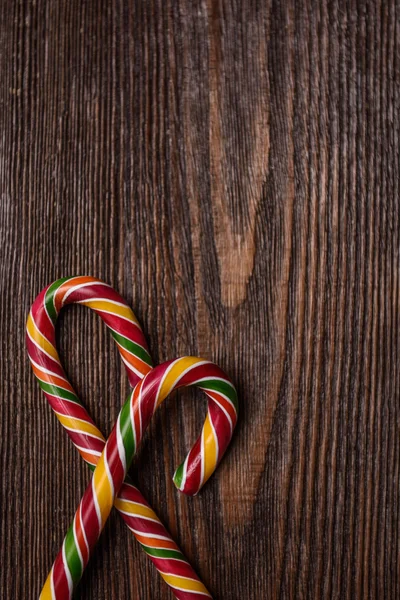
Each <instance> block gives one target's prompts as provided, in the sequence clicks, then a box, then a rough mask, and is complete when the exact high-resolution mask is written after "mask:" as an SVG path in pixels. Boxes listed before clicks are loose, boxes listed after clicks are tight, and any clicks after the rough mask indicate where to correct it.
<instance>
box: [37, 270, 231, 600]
mask: <svg viewBox="0 0 400 600" xmlns="http://www.w3.org/2000/svg"><path fill="white" fill-rule="evenodd" d="M73 302H77V303H80V304H85V305H87V306H90V307H91V308H93V309H94V310H95V311H96V312H97V313H98V314H99V315H100V316H101V317H102V318H103V320H104V321H105V322H106V324H107V325H108V327H109V328H110V330H111V333H112V335H113V337H114V338H115V340H116V342H117V345H118V348H119V351H120V353H121V356H122V359H123V361H124V364H125V366H126V369H127V372H128V377H129V380H130V383H131V385H134V384H135V382H136V381H138V380H139V379H140V378H141V377H143V376H144V375H145V374H146V373H148V375H149V380H150V381H153V385H155V380H156V374H157V373H158V374H159V373H160V372H161V370H162V367H164V365H163V366H162V367H157V368H156V369H154V370H151V359H150V356H149V353H148V350H147V345H146V340H145V338H144V336H143V332H142V331H141V329H140V326H139V325H138V323H137V320H136V318H135V317H134V315H133V313H132V311H131V310H130V308H129V307H128V306H127V304H126V303H125V301H124V300H123V299H122V298H121V296H119V295H118V294H117V293H116V292H115V291H114V290H113V289H112V288H110V287H109V286H107V285H106V284H104V283H103V282H101V281H99V280H96V279H94V278H90V277H74V278H68V279H62V280H59V281H57V282H55V283H54V284H52V285H51V286H49V287H48V288H46V289H45V290H43V292H42V293H41V294H40V295H39V296H38V298H37V299H36V301H35V303H34V304H33V306H32V309H31V313H30V316H29V318H28V324H27V345H28V352H29V356H30V359H31V362H32V367H33V370H34V372H35V374H36V376H37V377H38V379H39V382H40V385H41V387H42V389H43V390H44V392H45V394H46V396H47V399H48V400H49V402H50V404H51V406H52V408H53V409H54V410H55V412H56V415H57V417H58V418H59V420H60V421H61V423H62V424H63V425H64V426H65V427H66V429H67V432H68V434H69V436H70V437H71V439H72V441H73V442H74V444H75V445H76V446H77V448H78V450H79V452H80V453H81V455H82V457H83V458H84V460H85V461H86V462H87V463H88V464H89V466H90V467H91V468H92V469H93V468H94V467H95V465H96V464H97V463H98V462H99V456H100V454H101V452H102V450H103V448H104V443H105V442H104V438H103V436H102V434H101V433H100V431H99V430H98V429H97V427H96V426H95V424H94V422H93V421H92V419H91V418H90V416H89V415H88V413H87V412H86V410H85V409H84V407H83V406H82V405H81V404H80V402H79V399H78V397H77V396H76V394H75V392H74V390H73V388H72V386H71V385H70V384H69V382H68V380H67V379H66V376H65V373H64V371H63V369H62V366H61V363H60V361H59V358H58V354H57V351H56V344H55V322H56V319H57V316H58V313H59V311H60V309H61V308H62V306H63V305H64V304H68V303H73ZM185 360H188V359H178V362H177V361H174V362H177V364H180V365H182V364H183V363H182V361H185ZM190 360H195V361H199V359H190ZM171 364H172V363H171ZM196 364H197V363H196ZM201 365H203V369H205V372H206V371H207V369H211V370H212V369H213V368H215V369H217V370H218V368H217V367H215V366H213V365H211V364H210V363H207V362H205V361H201ZM201 365H200V366H201ZM170 368H171V369H172V370H173V372H175V370H176V368H177V367H170ZM197 368H199V365H198V364H197ZM191 370H192V369H189V371H191ZM189 371H188V373H189ZM197 372H198V371H197ZM218 373H219V375H218V377H217V378H216V379H215V378H214V379H213V378H211V379H210V378H209V379H208V380H206V383H205V384H204V382H203V384H202V385H201V386H200V383H201V382H197V383H194V382H192V383H191V384H192V385H199V386H200V387H204V389H205V390H206V392H207V394H208V395H209V398H210V399H212V402H213V404H212V405H211V407H209V413H208V416H207V419H206V423H205V426H204V430H203V434H202V437H201V439H199V440H198V442H197V443H196V444H195V446H194V448H193V449H192V451H191V452H190V453H189V455H188V458H187V459H186V461H185V463H184V464H183V465H181V467H180V468H179V469H178V470H177V472H176V474H175V476H174V481H175V483H176V484H177V485H178V487H179V489H180V490H181V491H183V492H185V493H188V494H194V493H197V491H198V490H199V489H200V488H201V486H202V485H203V484H204V483H205V481H206V480H207V479H208V477H209V476H210V475H211V473H212V472H213V470H214V469H215V467H216V466H217V464H218V462H219V460H220V458H221V457H222V454H223V452H224V450H225V448H226V446H227V444H228V443H229V441H230V438H231V436H232V431H233V428H234V426H235V424H236V418H237V401H236V392H235V390H234V388H233V386H232V384H231V383H230V381H229V380H228V378H227V377H226V375H225V374H224V373H223V372H222V371H220V370H218ZM150 375H151V377H150ZM166 377H167V379H168V380H169V375H168V374H167V376H166ZM205 377H208V375H205ZM146 380H147V379H146ZM187 381H189V380H188V379H187V377H186V375H185V374H183V375H182V379H181V382H180V383H179V382H178V383H177V385H176V386H175V387H180V386H181V385H185V384H187V383H185V382H187ZM142 383H143V382H142ZM178 384H179V385H178ZM207 386H209V387H208V389H206V388H207ZM210 386H211V387H210ZM140 389H141V388H140ZM159 397H160V398H161V397H162V392H161V391H160V396H159ZM131 398H133V393H132V395H131ZM160 401H161V400H160ZM214 404H215V406H214ZM126 406H127V404H125V405H124V408H125V411H126V410H127V408H126ZM124 408H123V410H122V411H121V414H120V417H119V418H118V421H117V424H116V429H114V431H118V424H119V423H121V419H123V417H124V414H125V413H124ZM139 412H140V411H139ZM147 416H148V415H147ZM125 418H127V417H126V415H125ZM148 418H149V416H148ZM144 429H145V428H144V427H143V423H142V429H141V435H142V434H143V431H144ZM135 431H136V430H135ZM111 438H112V436H110V440H109V441H110V443H111ZM121 439H123V437H121V436H116V438H115V440H116V442H117V448H115V447H114V452H116V449H118V452H121V451H122V450H121ZM118 444H119V446H118ZM137 445H138V440H137V439H136V444H135V448H137ZM109 451H110V450H108V452H109ZM102 456H104V455H102ZM107 456H108V455H107ZM125 459H126V457H125ZM100 461H102V463H101V464H102V465H103V467H102V468H103V475H104V468H106V465H107V464H108V461H104V458H103V459H101V458H100ZM120 461H121V458H120ZM128 462H129V461H126V460H125V462H123V463H121V464H122V465H123V467H124V468H123V469H122V471H121V470H119V471H118V473H117V474H115V473H114V472H113V471H109V472H108V473H109V475H110V476H111V478H112V490H113V496H112V497H113V501H114V499H115V506H116V508H117V509H118V510H119V511H120V513H121V515H122V517H123V518H124V520H125V521H126V523H127V525H128V527H129V528H130V529H131V530H132V531H133V533H134V534H135V536H136V538H137V539H138V540H139V542H140V543H141V545H142V547H143V548H144V549H145V551H146V553H147V554H148V555H149V557H150V558H151V560H152V561H153V563H154V564H155V566H156V568H157V569H158V570H159V572H160V573H161V575H162V576H163V578H164V579H165V580H166V582H167V583H168V585H170V586H171V588H172V590H173V592H174V594H175V597H176V598H178V599H180V600H185V599H186V600H188V599H189V598H192V599H193V598H195V597H196V598H202V597H203V598H206V597H207V598H210V595H209V593H208V592H207V590H206V588H205V587H204V585H203V584H202V583H201V582H200V580H199V579H198V577H197V575H196V574H195V572H194V571H193V569H192V568H191V567H190V565H189V564H188V562H187V561H186V559H185V558H184V556H183V555H182V553H181V552H180V550H179V548H178V547H177V546H176V544H175V542H174V541H173V540H172V539H171V537H170V536H169V534H168V532H167V531H166V530H165V528H164V527H163V525H162V524H161V522H160V521H159V519H158V518H157V516H156V515H155V513H154V512H153V511H152V509H151V508H150V507H149V505H148V504H147V502H146V501H145V500H144V498H143V496H142V495H141V493H140V491H139V490H138V489H137V488H136V487H135V486H133V485H132V484H131V483H130V482H128V481H127V480H125V483H123V484H122V481H123V479H124V476H125V474H126V469H127V468H128V467H129V465H128ZM99 468H100V467H99ZM105 472H107V470H106V471H105ZM122 472H123V474H122ZM96 473H97V475H96ZM121 474H122V475H121ZM121 476H122V480H121ZM98 477H99V475H98V471H97V470H96V471H95V474H94V479H93V481H96V478H98ZM114 477H116V479H115V481H114ZM101 481H102V482H103V479H101ZM93 485H94V484H92V486H93ZM90 489H91V490H92V493H93V494H94V489H96V490H97V488H93V487H91V488H90ZM98 489H100V490H101V489H102V486H101V485H100V486H98ZM119 489H120V492H119V496H118V498H115V495H116V493H117V490H119ZM89 493H90V492H88V491H87V492H86V493H85V496H84V498H83V501H82V502H83V503H82V504H81V506H80V509H79V510H78V513H77V515H76V517H75V519H74V523H73V525H72V527H71V529H70V530H69V532H68V534H67V536H66V539H65V541H64V544H63V548H62V551H61V552H60V554H59V556H58V557H57V559H56V561H55V564H54V566H53V569H52V571H51V573H50V575H49V578H48V580H47V582H46V584H45V587H44V589H43V592H42V597H43V598H56V599H57V600H58V599H59V598H67V597H70V595H71V594H72V590H73V588H74V585H75V584H76V583H77V581H78V580H79V578H80V576H81V574H82V571H83V569H84V566H85V565H86V564H87V561H88V559H89V554H90V550H91V548H92V547H93V544H94V543H95V541H96V540H97V538H98V535H99V534H100V531H101V529H102V527H103V526H104V522H105V520H104V519H105V515H106V513H107V510H108V508H110V507H111V505H112V504H111V505H109V502H108V504H107V507H106V508H104V507H103V512H101V511H100V517H101V518H100V519H98V526H97V530H96V528H95V527H94V524H96V520H95V519H94V514H95V513H93V507H94V506H96V504H93V505H91V511H92V512H90V510H89V509H88V508H87V506H86V504H85V502H87V498H88V497H87V494H89ZM101 494H103V495H101V497H100V504H99V506H100V505H101V499H102V498H103V496H104V492H101ZM95 497H96V498H97V496H95V495H94V496H93V498H92V501H94V498H95ZM85 499H86V500H85ZM109 499H110V498H109V496H108V500H109ZM97 501H99V499H98V498H97ZM108 512H109V510H108ZM96 515H97V518H98V513H97V512H96ZM84 517H85V518H84ZM85 519H86V520H85ZM87 528H88V529H87Z"/></svg>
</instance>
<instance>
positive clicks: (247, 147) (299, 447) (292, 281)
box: [0, 0, 400, 600]
mask: <svg viewBox="0 0 400 600" xmlns="http://www.w3.org/2000/svg"><path fill="white" fill-rule="evenodd" d="M399 26H400V7H399V6H398V5H397V2H394V1H392V0H371V1H369V2H364V1H359V2H356V1H350V0H349V1H348V2H335V1H329V2H328V1H315V2H313V1H311V0H299V1H297V0H296V2H295V1H294V0H293V1H285V0H281V1H277V0H266V1H264V2H262V1H259V2H256V1H253V0H242V1H239V0H226V1H222V0H221V1H213V0H210V1H209V2H206V1H204V2H197V1H195V2H192V1H190V0H147V1H144V0H143V1H140V0H135V1H134V0H132V1H126V0H115V1H106V2H96V1H94V0H86V1H81V0H63V1H58V0H55V1H47V2H46V1H45V0H29V1H28V0H15V1H13V0H2V2H0V201H1V208H0V285H1V294H0V327H1V333H0V339H1V374H0V377H1V382H0V386H1V397H0V398H1V399H0V402H1V416H0V468H1V500H0V509H1V519H0V596H1V598H12V599H18V600H21V599H31V598H36V597H38V595H39V592H40V589H41V585H42V584H43V582H44V580H45V577H46V575H47V572H48V569H49V568H50V566H51V563H52V560H53V558H54V557H55V555H56V552H57V551H58V549H59V546H60V543H61V541H62V539H63V536H64V533H65V532H66V529H67V526H68V525H69V523H70V520H71V517H72V515H73V512H74V509H75V507H76V505H77V503H78V501H79V498H80V496H81V494H82V492H83V490H84V488H85V485H86V483H87V482H88V480H89V472H88V469H87V467H85V465H84V464H83V463H82V460H81V459H80V457H79V456H78V454H77V452H76V450H75V449H74V448H73V446H72V444H71V443H70V441H69V440H68V438H67V435H66V433H65V432H64V431H62V428H61V426H60V425H59V424H58V422H57V420H56V418H55V416H54V415H53V414H52V412H51V410H50V408H49V406H48V405H47V403H46V401H45V399H44V397H43V395H42V393H41V392H40V391H39V388H38V385H37V383H36V381H35V380H34V377H33V374H32V373H31V369H30V367H29V363H28V360H27V355H26V350H25V342H24V326H25V319H26V316H27V313H28V311H29V307H30V304H31V303H32V301H33V300H34V298H35V296H36V295H37V294H38V293H39V292H40V290H41V289H42V288H43V287H44V286H45V285H47V284H48V283H50V282H52V281H53V280H54V279H57V278H58V277H60V276H65V275H74V274H90V275H95V276H97V277H100V278H103V279H104V280H105V281H107V282H108V283H110V284H111V285H113V286H115V287H116V289H117V290H118V291H119V292H120V293H121V294H122V295H123V296H124V297H126V298H127V299H128V300H129V302H130V303H131V305H132V307H133V309H134V311H135V312H136V314H137V315H138V317H139V319H140V321H141V323H142V325H143V328H144V331H145V332H146V334H147V336H148V340H149V345H150V348H151V351H152V354H153V357H154V359H155V361H157V362H160V361H163V360H166V359H170V358H173V357H175V356H177V355H182V354H195V355H201V356H203V357H205V358H208V359H211V360H213V361H215V362H217V363H219V364H220V365H221V366H222V367H223V368H224V369H226V371H227V372H228V373H229V374H230V375H231V377H232V378H233V379H234V381H235V383H236V384H237V387H238V389H239V393H240V407H241V417H240V424H239V426H238V430H237V434H236V436H235V438H234V442H233V444H232V447H231V449H230V451H229V453H228V454H227V456H226V457H225V459H224V460H223V463H222V465H221V467H220V468H219V469H218V471H217V473H216V474H215V476H214V477H213V478H212V480H210V482H209V483H208V484H207V486H206V487H205V489H204V490H203V492H202V493H201V494H200V495H199V496H198V497H196V498H195V499H192V498H185V497H182V496H180V495H179V494H178V492H176V491H175V488H174V486H173V483H172V481H171V475H172V472H173V469H174V466H176V465H177V464H178V462H179V459H180V458H182V457H183V455H184V453H185V451H186V450H187V449H188V447H189V446H190V444H191V443H192V441H193V440H194V438H195V435H196V433H197V432H198V430H199V427H200V424H201V422H202V419H203V415H204V410H205V405H206V404H205V400H204V399H202V397H201V395H198V396H195V397H194V398H193V394H192V392H190V391H187V392H184V393H181V394H180V395H179V396H178V397H176V398H175V399H171V400H170V401H169V402H167V403H166V405H164V406H163V407H162V408H161V410H159V411H158V414H157V415H156V417H155V418H154V421H153V423H152V425H151V427H150V429H149V431H148V434H147V435H146V439H145V443H144V444H143V447H142V451H141V452H140V455H139V457H138V460H137V461H136V463H135V467H134V469H133V474H134V476H135V478H136V480H137V482H138V484H139V486H140V488H141V490H142V491H143V493H144V494H145V496H146V497H147V498H148V500H149V501H150V503H151V504H152V506H153V507H154V508H155V509H156V511H157V512H158V513H159V514H160V516H161V517H162V518H163V520H164V522H165V523H166V525H167V526H168V528H169V529H170V531H171V532H172V534H173V535H174V536H175V538H176V540H177V541H178V542H179V544H180V545H181V547H182V549H183V550H184V551H185V553H186V554H187V556H188V557H189V559H190V561H191V562H192V564H193V565H194V567H195V568H196V570H197V571H198V573H199V574H200V575H201V576H202V578H203V579H204V581H205V583H206V584H207V585H208V586H209V588H210V590H211V591H212V593H213V596H214V597H215V599H217V600H242V599H246V600H247V599H250V600H264V599H271V600H272V599H305V598H310V599H311V598H312V599H314V600H315V599H326V598H328V599H331V598H332V599H340V600H342V599H351V600H353V599H355V598H357V599H358V598H359V599H365V598H371V599H383V598H391V599H395V598H396V599H398V598H399V597H400V538H399V534H400V519H399V511H400V493H399V492H400V488H399V486H400V480H399V468H400V461H399V453H400V389H399V386H400V376H399V371H400V356H399V351H400V334H399V325H400V324H399V314H400V298H399V273H400V271H399V267H400V262H399V247H400V236H399V117H400V112H399V109H400V89H399V68H400V40H399V36H400V32H399ZM59 344H60V348H61V355H62V357H63V361H64V363H65V365H66V369H67V372H68V373H69V375H70V377H71V380H72V382H73V383H74V385H75V386H76V389H77V391H78V392H79V394H80V395H81V397H82V398H83V400H84V402H85V404H86V405H87V406H89V407H90V411H91V414H92V415H93V416H94V418H95V421H96V422H97V423H98V424H99V425H100V426H101V428H102V429H103V431H104V432H108V431H110V429H111V427H112V425H113V423H114V420H115V418H116V416H117V414H118V409H119V407H120V406H121V403H122V401H123V399H124V398H125V396H126V395H127V393H128V383H127V379H126V376H125V374H124V372H123V368H122V365H121V361H120V359H119V357H118V355H117V351H116V348H115V346H114V345H113V342H112V341H111V339H110V336H109V334H108V333H107V331H106V329H105V326H104V325H103V324H102V323H101V322H100V320H99V319H98V318H97V317H96V316H95V315H93V314H92V313H91V312H90V311H88V310H87V309H84V308H81V307H71V308H68V309H66V310H65V311H64V313H63V315H62V317H60V325H59ZM77 597H78V598H82V599H96V600H102V599H105V600H106V599H111V598H112V599H121V600H122V599H125V598H133V599H140V600H148V599H150V598H152V599H161V600H167V599H172V595H171V593H170V591H169V590H168V589H167V587H166V586H165V584H164V583H163V582H162V581H161V579H160V577H159V576H158V575H157V573H156V571H155V569H154V568H153V566H152V565H151V563H150V562H149V561H148V559H147V558H146V557H145V556H144V554H143V552H142V551H141V549H140V548H139V546H138V544H137V543H136V541H135V539H134V538H133V536H132V535H131V534H130V533H129V532H128V530H127V529H126V527H125V526H124V525H123V523H122V521H121V520H120V519H119V518H118V515H115V514H113V515H112V517H111V519H110V521H109V522H108V524H107V526H106V529H105V532H104V534H103V535H102V538H101V540H100V543H99V544H98V548H97V549H96V552H95V556H94V558H93V560H92V561H91V562H90V565H89V567H88V569H87V572H86V574H85V576H84V578H83V580H82V582H81V584H80V587H79V592H78V593H77Z"/></svg>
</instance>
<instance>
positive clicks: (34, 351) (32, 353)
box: [26, 334, 65, 377]
mask: <svg viewBox="0 0 400 600" xmlns="http://www.w3.org/2000/svg"><path fill="white" fill-rule="evenodd" d="M26 345H27V348H28V354H29V357H30V358H31V359H32V360H33V361H35V363H36V364H38V365H40V366H41V367H43V368H44V369H48V370H49V371H52V372H53V373H56V374H57V375H59V376H60V377H65V373H64V369H63V368H62V366H61V365H60V363H59V362H58V361H56V360H55V359H54V358H51V357H50V356H48V355H47V354H45V353H44V352H43V351H42V350H40V349H39V348H38V347H37V346H36V344H34V343H33V342H32V340H31V338H30V337H29V336H28V334H27V335H26Z"/></svg>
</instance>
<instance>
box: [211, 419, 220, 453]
mask: <svg viewBox="0 0 400 600" xmlns="http://www.w3.org/2000/svg"><path fill="white" fill-rule="evenodd" d="M209 421H210V425H211V429H212V430H213V434H214V439H215V444H216V446H217V461H216V464H217V463H218V459H219V443H218V437H217V434H216V432H215V427H214V423H213V422H212V420H211V417H209Z"/></svg>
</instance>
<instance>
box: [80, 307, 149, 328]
mask: <svg viewBox="0 0 400 600" xmlns="http://www.w3.org/2000/svg"><path fill="white" fill-rule="evenodd" d="M96 300H101V301H102V302H112V300H108V299H107V298H96ZM91 301H92V300H82V302H79V304H83V305H86V303H88V302H91ZM113 304H120V303H119V302H113ZM121 306H125V308H129V306H127V305H126V304H121ZM89 308H92V309H93V310H96V311H97V312H101V313H106V314H107V315H113V316H114V317H118V319H123V320H124V321H127V322H128V323H131V324H132V325H135V326H136V327H137V328H138V329H140V331H142V328H141V327H140V325H139V323H136V321H134V320H133V319H130V318H129V317H124V315H120V314H119V313H116V312H111V311H109V310H106V309H105V308H97V307H94V306H89ZM108 327H109V326H108ZM110 329H111V327H110ZM114 331H115V329H114ZM116 333H118V331H117V332H116ZM118 335H121V334H120V333H119V334H118ZM124 337H125V336H124Z"/></svg>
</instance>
